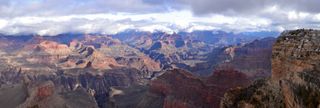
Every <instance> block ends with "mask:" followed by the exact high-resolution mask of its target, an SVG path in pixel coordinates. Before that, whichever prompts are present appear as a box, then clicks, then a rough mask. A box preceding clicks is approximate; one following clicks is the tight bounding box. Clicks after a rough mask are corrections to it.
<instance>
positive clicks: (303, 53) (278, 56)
mask: <svg viewBox="0 0 320 108" xmlns="http://www.w3.org/2000/svg"><path fill="white" fill-rule="evenodd" d="M319 35H320V31H317V30H296V31H286V32H283V33H282V34H281V36H280V37H279V38H278V40H277V42H276V43H275V44H274V46H273V50H272V51H273V54H272V79H274V80H277V79H281V78H282V77H285V76H286V75H287V74H288V73H290V72H302V71H310V70H314V69H315V68H317V67H319V63H320V44H319V43H320V36H319Z"/></svg>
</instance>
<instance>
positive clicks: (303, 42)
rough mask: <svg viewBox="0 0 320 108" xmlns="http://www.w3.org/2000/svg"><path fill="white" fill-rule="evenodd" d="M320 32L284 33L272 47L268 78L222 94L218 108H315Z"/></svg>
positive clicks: (296, 31) (319, 62) (319, 64)
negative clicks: (270, 70)
mask: <svg viewBox="0 0 320 108" xmlns="http://www.w3.org/2000/svg"><path fill="white" fill-rule="evenodd" d="M319 33H320V31H318V30H305V29H300V30H293V31H285V32H283V33H282V34H281V36H280V37H279V38H278V40H277V41H276V43H275V44H274V45H273V50H272V77H271V78H269V79H264V80H258V81H256V82H255V83H254V84H252V85H251V86H249V87H247V88H237V89H233V90H231V91H229V92H228V93H226V94H225V96H224V99H223V101H222V102H221V107H222V108H235V107H238V108H283V107H285V108H316V107H319V105H320V102H319V99H320V91H319V87H320V86H319V82H320V79H319V78H320V74H319V73H320V70H319V67H320V52H319V48H320V45H319V42H320V34H319Z"/></svg>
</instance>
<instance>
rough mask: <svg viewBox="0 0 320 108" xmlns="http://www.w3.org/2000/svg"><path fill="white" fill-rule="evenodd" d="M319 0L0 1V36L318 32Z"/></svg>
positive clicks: (319, 19)
mask: <svg viewBox="0 0 320 108" xmlns="http://www.w3.org/2000/svg"><path fill="white" fill-rule="evenodd" d="M317 4H320V1H319V0H309V1H306V0H0V33H3V34H22V33H36V34H40V35H56V34H60V33H65V32H82V33H106V34H113V33H117V32H121V31H124V30H126V29H137V30H142V31H151V32H152V31H159V30H160V31H165V32H169V33H173V32H178V31H188V32H192V31H194V30H224V31H233V32H242V31H264V30H268V31H273V30H277V31H282V30H285V29H295V28H319V25H320V7H318V6H317Z"/></svg>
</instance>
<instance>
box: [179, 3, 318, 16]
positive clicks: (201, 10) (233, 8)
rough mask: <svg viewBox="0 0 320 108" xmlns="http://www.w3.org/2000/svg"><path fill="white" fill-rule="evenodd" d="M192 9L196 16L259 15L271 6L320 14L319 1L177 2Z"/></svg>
mask: <svg viewBox="0 0 320 108" xmlns="http://www.w3.org/2000/svg"><path fill="white" fill-rule="evenodd" d="M177 1H178V2H179V3H181V4H184V5H185V6H186V7H190V8H191V9H192V10H193V12H194V13H195V14H209V13H220V14H231V15H237V14H245V15H250V14H253V15H254V14H257V13H260V12H261V11H263V10H264V9H265V8H268V7H270V6H275V5H276V6H278V7H279V9H281V10H294V11H298V12H307V13H319V12H320V7H319V6H318V4H320V1H319V0H177Z"/></svg>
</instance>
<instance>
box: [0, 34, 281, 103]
mask: <svg viewBox="0 0 320 108" xmlns="http://www.w3.org/2000/svg"><path fill="white" fill-rule="evenodd" d="M218 33H220V34H216V33H215V34H214V35H213V34H210V32H197V33H173V34H167V33H163V32H155V33H150V32H133V31H127V32H123V33H119V34H115V35H103V34H60V35H57V36H38V35H26V36H0V41H1V44H0V55H1V56H0V64H1V65H0V67H1V68H0V69H1V70H0V97H1V98H0V100H1V102H0V105H1V106H4V107H8V108H11V107H13V108H14V107H19V108H43V107H49V108H51V107H52V108H56V107H59V108H63V107H66V108H82V107H83V108H88V107H92V108H128V107H130V108H134V107H135V108H177V107H178V108H198V107H204V108H216V107H219V106H220V101H221V99H222V98H223V96H224V93H225V92H226V91H228V90H229V89H231V88H238V87H247V86H249V85H250V84H251V83H252V82H253V81H254V80H256V79H260V78H265V77H269V76H270V75H271V64H272V63H271V58H272V57H273V56H272V53H271V52H272V45H273V43H274V42H275V41H276V39H275V38H274V37H266V38H262V37H259V36H246V35H245V34H230V33H225V32H222V31H219V32H218ZM208 35H210V36H211V35H212V36H215V37H214V38H212V39H211V40H205V39H204V38H206V37H207V36H208ZM6 97H15V98H14V99H13V100H11V101H8V100H6ZM48 105H49V106H48Z"/></svg>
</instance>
